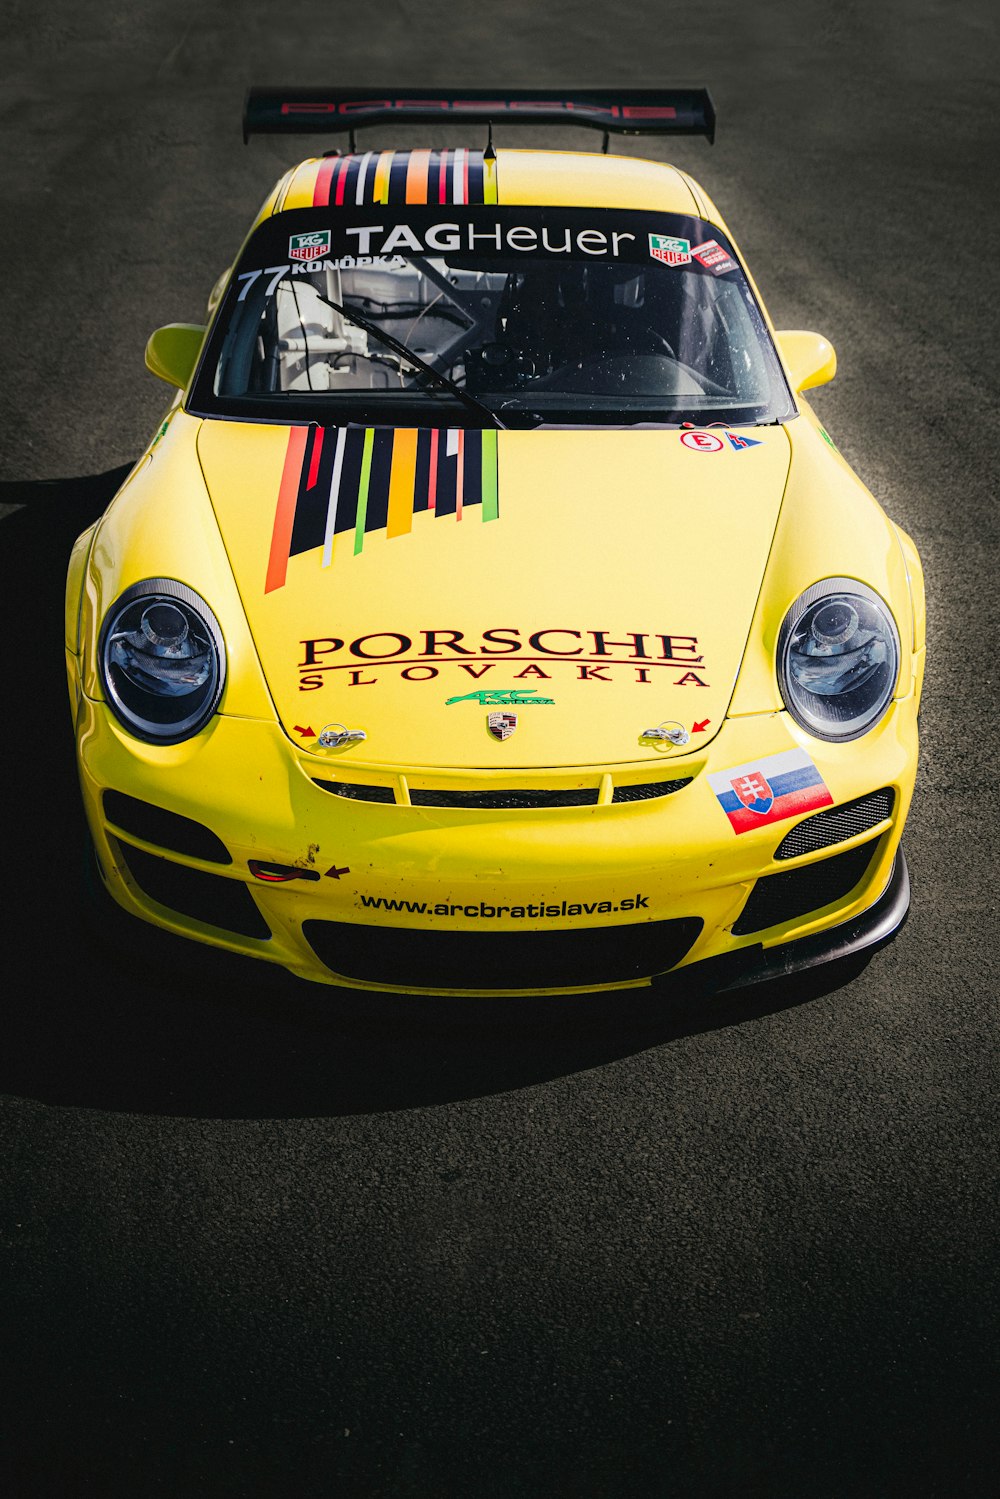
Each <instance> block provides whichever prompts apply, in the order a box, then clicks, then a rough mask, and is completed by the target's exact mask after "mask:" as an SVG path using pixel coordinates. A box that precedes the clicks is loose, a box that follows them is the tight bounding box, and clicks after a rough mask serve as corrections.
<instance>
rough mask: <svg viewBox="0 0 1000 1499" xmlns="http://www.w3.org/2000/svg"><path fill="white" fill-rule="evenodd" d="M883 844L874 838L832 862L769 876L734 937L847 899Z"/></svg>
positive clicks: (761, 883)
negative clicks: (845, 897)
mask: <svg viewBox="0 0 1000 1499" xmlns="http://www.w3.org/2000/svg"><path fill="white" fill-rule="evenodd" d="M879 841H880V840H879V839H878V838H873V839H872V840H871V842H870V843H861V844H859V845H858V847H857V848H849V849H848V850H847V851H846V853H842V854H833V855H832V856H831V857H830V858H829V859H819V860H818V861H817V862H816V863H815V864H806V865H805V866H804V867H803V868H802V869H786V870H785V871H784V872H783V873H782V874H765V875H764V876H763V877H762V878H761V879H759V880H758V881H757V883H756V885H754V887H753V889H752V890H751V891H750V896H749V899H748V900H747V903H746V905H745V906H744V907H743V910H742V911H741V913H740V916H739V919H738V920H737V921H736V923H735V924H734V926H733V935H734V936H735V937H744V936H746V934H747V933H748V932H762V931H764V929H765V928H766V927H769V926H777V925H778V923H779V922H781V921H794V920H795V918H796V917H797V916H805V915H806V913H807V912H809V911H818V910H819V909H820V907H821V906H828V905H830V904H831V902H832V901H835V900H841V899H843V897H844V896H845V895H847V894H849V892H850V891H851V890H853V889H854V887H855V885H858V884H860V883H861V881H862V879H863V878H864V876H865V874H866V872H867V869H868V866H869V864H870V863H871V861H872V857H873V855H874V853H875V850H876V848H877V847H878V844H879Z"/></svg>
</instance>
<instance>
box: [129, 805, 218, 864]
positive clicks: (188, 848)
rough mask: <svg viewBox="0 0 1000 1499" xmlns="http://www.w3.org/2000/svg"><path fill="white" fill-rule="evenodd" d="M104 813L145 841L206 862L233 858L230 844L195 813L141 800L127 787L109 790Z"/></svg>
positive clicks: (214, 862) (134, 836) (135, 836)
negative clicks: (184, 814) (182, 812)
mask: <svg viewBox="0 0 1000 1499" xmlns="http://www.w3.org/2000/svg"><path fill="white" fill-rule="evenodd" d="M104 815H105V817H106V818H107V819H108V821H109V822H111V823H114V825H115V827H116V828H121V830H122V832H123V833H131V834H132V837H133V838H141V839H142V841H143V843H155V844H156V845H157V847H158V848H169V849H172V850H173V852H174V853H175V854H184V855H186V857H187V858H189V859H204V860H205V861H206V863H212V864H231V863H232V862H233V861H232V857H231V855H230V853H229V850H228V848H227V847H226V845H225V844H224V843H223V842H222V839H221V838H217V837H216V836H215V834H214V833H213V832H212V830H211V828H206V827H203V826H202V824H201V823H200V822H195V820H194V818H192V817H181V816H180V814H179V813H177V812H168V811H167V810H166V808H165V807H154V806H153V805H152V803H151V802H144V801H140V800H139V798H138V797H137V796H126V795H125V793H124V791H105V793H104Z"/></svg>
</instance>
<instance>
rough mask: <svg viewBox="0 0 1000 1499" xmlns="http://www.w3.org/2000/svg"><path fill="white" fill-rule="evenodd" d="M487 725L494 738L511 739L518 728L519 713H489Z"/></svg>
mask: <svg viewBox="0 0 1000 1499" xmlns="http://www.w3.org/2000/svg"><path fill="white" fill-rule="evenodd" d="M486 727H487V728H488V729H489V731H490V733H491V734H492V735H493V738H494V739H509V738H510V736H511V734H513V732H514V730H515V729H516V728H517V714H516V713H487V715H486Z"/></svg>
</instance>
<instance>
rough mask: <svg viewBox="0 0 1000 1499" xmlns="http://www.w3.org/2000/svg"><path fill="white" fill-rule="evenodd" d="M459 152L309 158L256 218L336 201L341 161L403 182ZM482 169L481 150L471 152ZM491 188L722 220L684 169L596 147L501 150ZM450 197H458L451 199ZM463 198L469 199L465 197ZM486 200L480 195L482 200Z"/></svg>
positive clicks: (510, 194) (501, 194) (543, 199)
mask: <svg viewBox="0 0 1000 1499" xmlns="http://www.w3.org/2000/svg"><path fill="white" fill-rule="evenodd" d="M456 154H457V153H456V152H455V151H454V150H450V151H437V152H433V153H430V152H428V151H426V150H424V151H418V150H407V151H398V150H397V151H390V150H383V151H374V152H368V153H364V152H356V153H353V155H352V156H348V157H341V156H332V157H331V156H325V157H323V156H320V157H310V158H308V159H307V160H306V161H303V162H300V163H299V164H298V165H297V166H295V167H293V168H292V169H291V170H290V171H289V172H287V173H286V174H285V176H284V177H283V178H282V179H281V181H280V182H279V183H277V185H276V186H275V189H274V191H273V192H272V193H271V195H270V196H269V198H268V200H267V201H266V202H265V204H264V205H263V207H262V209H261V212H260V214H259V215H258V219H257V223H259V222H260V221H261V220H262V219H265V218H268V217H270V216H271V215H273V214H276V213H281V212H285V211H287V210H289V209H295V208H311V207H313V206H316V205H317V204H324V205H325V204H326V203H327V202H329V201H332V200H331V199H330V197H329V194H328V192H327V193H325V192H324V183H326V184H329V181H330V175H331V172H333V171H343V170H345V168H344V167H341V166H339V163H341V162H344V161H357V160H360V159H362V158H365V159H366V170H367V172H368V174H369V177H368V180H369V182H373V181H374V176H375V171H376V169H380V171H381V174H382V179H383V180H384V181H385V182H386V183H388V181H389V173H390V170H391V169H393V168H394V169H395V171H396V174H397V176H396V178H394V180H398V178H399V172H400V169H401V168H402V167H403V165H404V164H405V165H406V166H407V168H409V166H410V164H411V163H412V164H413V165H414V167H415V168H419V169H425V168H427V169H429V162H428V158H430V157H433V158H434V166H435V168H436V167H437V165H438V163H440V161H441V159H442V158H445V159H446V161H447V158H448V157H449V156H450V157H451V158H453V159H454V158H455V156H456ZM464 155H465V157H467V158H470V159H473V158H474V159H475V161H476V162H477V163H479V169H480V172H481V171H482V161H483V153H482V151H481V150H476V151H471V150H470V151H466V152H465V153H464ZM490 177H491V183H492V184H493V186H492V192H493V193H494V194H495V196H490V197H489V198H488V199H487V201H494V202H497V203H499V204H504V205H509V206H518V205H521V204H524V205H527V204H532V205H553V206H559V207H577V208H622V209H645V210H648V211H652V212H657V211H660V212H665V213H677V214H688V215H691V214H694V215H696V216H698V217H700V218H705V219H709V220H710V221H712V222H714V223H720V222H721V221H720V219H719V215H718V211H717V210H716V209H715V207H714V205H713V204H712V202H711V200H710V199H709V198H708V196H707V194H706V193H705V192H704V191H703V189H701V188H700V187H699V186H698V184H697V183H696V182H694V181H693V179H692V178H690V177H689V176H688V175H687V173H686V172H683V171H681V170H680V169H679V168H678V167H674V166H669V165H667V164H666V163H664V162H659V161H647V160H644V159H643V158H641V157H634V156H614V155H604V154H602V153H599V152H596V151H515V150H498V151H497V152H496V160H495V163H494V164H493V166H492V172H491V173H490ZM368 201H369V202H388V201H389V199H388V197H385V198H375V197H372V196H369V197H368ZM397 201H400V202H401V203H405V202H406V201H410V202H423V203H426V202H428V201H429V199H428V197H427V195H426V192H425V194H424V196H422V197H420V196H417V197H410V196H409V194H405V195H404V196H403V197H402V198H400V199H398V200H397ZM446 201H448V202H452V201H455V200H454V199H453V198H451V197H449V198H448V199H447V200H446ZM458 201H465V200H463V199H459V200H458ZM479 201H480V202H482V201H483V199H482V198H480V199H479Z"/></svg>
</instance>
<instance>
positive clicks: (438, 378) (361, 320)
mask: <svg viewBox="0 0 1000 1499" xmlns="http://www.w3.org/2000/svg"><path fill="white" fill-rule="evenodd" d="M313 291H314V293H315V295H316V296H317V297H318V298H319V300H320V301H321V302H325V303H326V305H327V307H332V308H333V310H334V312H339V313H340V315H341V317H345V318H346V319H347V321H348V322H349V323H353V324H354V325H355V327H356V328H363V329H364V331H365V332H366V333H367V334H369V335H370V336H371V337H372V338H377V339H378V341H379V342H380V343H383V344H385V346H386V348H388V349H391V350H392V351H393V353H394V354H398V355H399V356H400V358H401V359H405V360H407V361H408V363H410V364H412V365H413V367H414V369H418V370H422V371H423V372H424V374H425V375H430V377H431V379H432V380H434V381H435V383H436V384H438V385H440V386H442V387H443V388H444V389H445V390H448V391H450V392H451V394H452V395H453V396H457V397H458V399H459V400H460V401H461V402H462V404H463V406H468V408H469V410H470V411H475V412H477V413H478V414H479V415H480V416H487V417H489V419H490V425H491V426H494V427H499V428H500V430H501V431H502V432H505V431H506V430H507V429H506V426H505V424H504V423H503V422H502V421H501V420H500V418H499V417H498V416H497V414H496V412H495V411H491V410H490V408H489V407H488V406H487V405H486V403H485V402H484V401H477V400H476V398H475V396H473V395H470V394H469V392H468V391H467V390H463V389H462V387H461V386H460V385H459V384H457V383H456V381H454V380H452V378H451V376H450V375H444V374H442V373H441V371H440V370H436V369H435V368H434V366H433V365H432V364H428V363H427V361H426V359H421V357H420V355H419V354H414V352H413V350H412V349H408V348H407V347H406V345H405V344H403V343H400V341H399V339H398V338H393V336H392V334H391V333H386V331H385V329H384V328H380V327H379V326H378V324H377V323H371V322H369V321H368V319H367V318H366V317H362V315H361V313H360V312H352V311H351V310H350V308H347V307H345V306H344V305H343V304H342V303H341V302H335V301H334V300H333V298H332V297H324V296H323V294H322V292H319V291H316V288H315V287H314V288H313Z"/></svg>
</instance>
